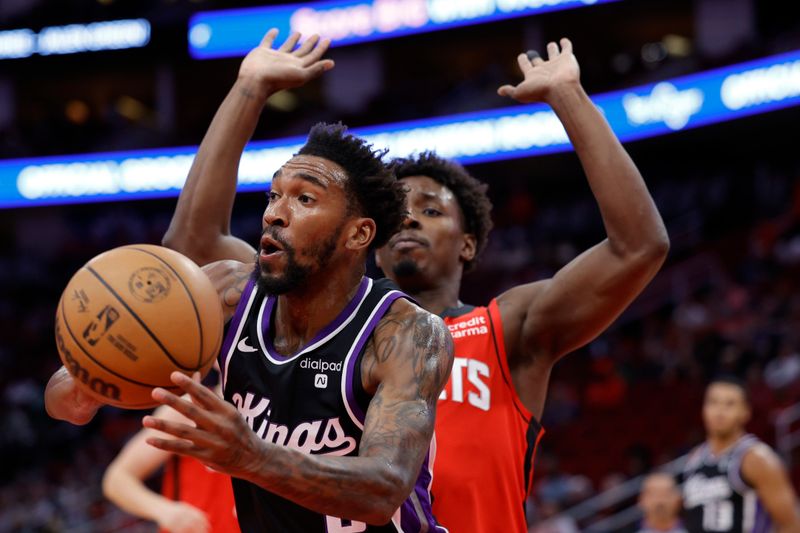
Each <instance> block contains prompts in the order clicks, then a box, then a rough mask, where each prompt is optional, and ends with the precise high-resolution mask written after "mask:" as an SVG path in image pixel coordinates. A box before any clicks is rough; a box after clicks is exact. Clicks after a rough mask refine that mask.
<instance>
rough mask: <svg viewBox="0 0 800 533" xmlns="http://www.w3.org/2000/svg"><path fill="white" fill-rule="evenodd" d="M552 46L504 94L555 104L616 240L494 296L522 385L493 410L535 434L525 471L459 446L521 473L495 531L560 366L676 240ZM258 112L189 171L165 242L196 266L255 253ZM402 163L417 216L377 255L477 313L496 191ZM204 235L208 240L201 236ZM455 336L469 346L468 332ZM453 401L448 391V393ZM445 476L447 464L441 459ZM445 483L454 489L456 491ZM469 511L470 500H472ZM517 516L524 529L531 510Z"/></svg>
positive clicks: (562, 49) (429, 304) (453, 472)
mask: <svg viewBox="0 0 800 533" xmlns="http://www.w3.org/2000/svg"><path fill="white" fill-rule="evenodd" d="M547 53H548V59H547V60H545V59H544V58H541V57H538V55H536V56H535V57H532V58H531V57H527V56H526V55H525V54H522V55H520V56H519V57H518V62H519V65H520V67H521V69H522V72H523V74H524V77H525V79H524V81H523V82H521V83H520V84H519V85H517V86H514V87H512V86H505V87H502V88H501V89H500V93H501V95H502V96H509V97H512V98H514V99H516V100H518V101H521V102H525V103H529V102H544V103H547V104H549V105H550V106H551V107H552V108H553V110H554V111H555V113H556V115H557V116H558V118H559V119H560V120H561V122H562V124H563V125H564V127H565V130H566V132H567V133H568V135H569V137H570V140H571V141H572V144H573V146H574V148H575V151H576V153H577V154H578V156H579V158H580V160H581V163H582V164H583V167H584V169H585V171H586V175H587V178H588V181H589V185H590V186H591V189H592V191H593V193H594V195H595V198H596V199H597V202H598V206H599V208H600V212H601V214H602V217H603V223H604V225H605V229H606V232H607V235H608V238H607V239H605V240H604V241H602V242H601V243H599V244H597V245H596V246H594V247H592V248H590V249H589V250H587V251H585V252H584V253H582V254H580V255H579V256H578V257H576V258H575V259H574V260H573V261H571V262H570V263H569V264H568V265H566V266H565V267H564V268H563V269H561V270H560V271H559V272H558V273H556V275H555V276H554V277H553V278H551V279H544V280H539V281H536V282H534V283H528V284H524V285H520V286H518V287H513V288H511V289H510V290H508V291H507V292H505V293H504V294H502V295H500V296H499V297H498V298H496V300H495V303H493V305H495V306H496V307H498V308H499V320H497V321H496V322H494V324H495V325H494V326H493V327H492V335H494V333H495V332H497V337H501V338H502V339H503V343H502V344H503V345H504V346H505V351H504V353H503V354H500V353H499V350H496V351H498V354H497V357H502V358H506V359H507V361H505V362H504V363H503V364H502V365H498V366H496V368H495V369H493V370H492V372H493V375H492V377H496V376H495V374H494V372H495V371H496V372H497V373H500V372H501V368H499V366H506V365H507V367H508V369H509V371H510V372H509V373H510V376H508V375H506V374H503V380H498V382H499V385H498V386H501V387H507V388H509V387H510V388H512V390H513V395H514V400H515V401H509V402H503V404H502V405H499V404H491V405H490V406H489V410H487V411H486V413H488V414H487V416H491V415H494V414H495V410H503V409H507V410H512V409H516V407H517V404H520V403H521V409H519V411H520V412H521V413H522V414H523V415H525V416H524V417H523V418H525V423H526V424H528V430H527V432H526V431H525V430H523V431H522V432H519V431H517V430H516V428H514V430H509V431H507V432H506V433H503V434H508V435H510V437H509V440H510V439H511V438H513V439H514V440H515V442H516V440H517V439H521V440H523V441H527V446H528V451H527V452H525V462H524V469H525V472H524V473H523V460H522V457H519V458H517V457H516V456H512V455H511V454H507V453H506V452H505V451H504V449H503V448H500V447H498V446H494V445H493V444H492V443H493V442H494V441H492V439H491V438H482V439H470V441H469V442H463V441H459V442H457V443H454V446H457V447H460V448H461V449H462V450H463V449H467V448H469V450H476V451H474V452H473V451H470V452H469V454H466V455H469V456H470V457H471V458H472V459H473V460H475V461H483V464H496V462H498V461H500V462H502V461H505V462H506V463H507V462H513V463H514V466H513V469H515V471H514V480H512V481H508V484H514V494H513V496H512V497H509V498H507V500H508V502H507V503H508V507H507V508H503V509H496V508H495V507H496V506H495V505H492V508H491V509H489V510H488V512H487V513H485V514H486V515H489V517H490V519H489V523H486V524H475V523H472V524H471V526H470V528H471V529H470V533H473V532H475V531H481V532H483V531H493V530H496V524H493V523H491V515H492V513H499V514H508V513H512V512H516V513H522V506H523V502H524V500H525V495H524V494H520V493H521V492H524V491H525V490H526V489H525V487H527V486H530V482H529V479H530V473H531V462H532V454H533V450H534V449H535V445H536V442H537V440H538V438H539V436H540V435H541V433H540V431H539V425H538V423H537V422H536V419H539V418H540V417H541V415H542V411H543V409H544V403H545V396H546V392H547V385H548V381H549V377H550V372H551V370H552V368H553V365H554V364H555V363H556V362H557V361H558V360H559V359H560V358H561V357H562V356H564V355H565V354H567V353H569V352H571V351H573V350H575V349H577V348H579V347H580V346H583V345H585V344H586V343H588V342H589V341H590V340H592V339H593V338H595V337H596V336H597V335H599V334H600V333H601V332H602V331H603V330H605V328H607V327H608V326H609V325H610V324H611V323H612V322H613V321H614V320H615V319H616V317H618V316H619V315H620V313H622V312H623V310H624V309H625V308H626V307H627V306H628V305H629V304H630V302H631V301H633V299H634V298H635V297H636V296H637V295H638V294H639V293H640V292H641V291H642V290H643V289H644V287H645V286H646V285H647V283H648V282H649V281H650V280H651V279H652V278H653V276H654V275H655V273H656V272H657V271H658V269H659V268H660V266H661V265H662V263H663V262H664V259H665V258H666V255H667V251H668V249H669V240H668V237H667V234H666V229H665V228H664V224H663V221H662V220H661V217H660V215H659V213H658V210H657V209H656V206H655V204H654V203H653V200H652V198H651V197H650V194H649V193H648V191H647V187H646V185H645V183H644V181H643V179H642V177H641V175H640V174H639V171H638V170H637V168H636V166H635V165H634V163H633V162H632V161H631V159H630V157H629V156H628V154H627V153H626V152H625V150H624V148H623V147H622V145H621V144H620V143H619V141H618V140H617V139H616V137H615V136H614V133H613V132H612V131H611V129H610V128H609V126H608V124H607V123H606V121H605V119H604V118H603V116H602V114H601V113H600V111H599V110H598V109H597V108H596V107H595V106H594V105H593V103H592V102H591V100H590V99H589V97H588V96H587V95H586V93H585V91H584V90H583V87H582V86H581V84H580V81H579V68H578V63H577V60H576V59H575V56H574V54H573V53H572V44H571V43H570V42H569V41H568V40H567V39H562V41H561V42H560V45H559V44H557V43H549V44H548V46H547ZM259 110H260V107H254V108H252V110H251V111H250V113H251V114H250V115H244V114H243V113H241V112H234V111H233V110H231V109H230V108H225V107H224V105H223V107H222V108H220V110H219V112H218V115H217V119H216V120H219V123H220V124H226V125H227V127H228V128H229V131H231V132H233V133H232V135H231V138H225V139H222V138H219V137H217V138H215V137H214V136H213V135H212V132H211V131H209V134H208V135H207V136H206V138H205V139H204V141H203V145H201V149H200V151H201V153H206V154H213V158H211V156H210V155H208V156H206V157H207V158H208V163H206V164H205V166H204V167H198V166H195V167H194V168H193V169H192V171H191V172H190V175H189V178H188V180H187V185H186V187H185V188H184V191H183V192H182V201H181V203H179V206H178V209H177V210H176V213H175V216H174V218H173V221H172V225H171V227H170V231H169V232H168V234H167V236H166V238H165V241H164V243H165V245H167V246H169V247H173V248H175V249H176V250H178V251H180V252H182V253H184V254H186V255H188V256H189V257H191V258H192V259H194V260H195V261H197V262H198V263H199V264H203V263H205V262H208V261H214V260H218V259H223V258H237V257H247V256H248V254H252V247H251V246H250V245H249V244H247V243H244V242H242V241H241V240H239V239H237V238H236V237H234V236H232V235H231V234H230V223H229V220H230V215H231V210H232V208H233V202H234V197H235V194H236V176H237V165H238V161H239V157H240V156H241V152H242V150H243V149H244V145H245V141H246V139H247V138H249V136H250V135H251V134H252V132H253V124H254V120H255V118H254V116H257V113H258V111H259ZM212 128H213V126H212ZM419 148H420V150H423V149H424V148H425V147H423V146H421V147H419ZM397 171H398V172H402V174H398V177H401V178H402V181H403V183H404V184H405V185H406V186H407V187H408V189H409V191H408V199H409V200H408V203H409V216H408V217H407V218H406V220H405V222H404V224H403V229H402V231H401V232H400V233H399V234H398V235H396V236H395V237H393V238H392V239H391V241H390V242H389V244H388V245H387V246H385V247H383V248H382V249H380V250H379V251H378V259H379V262H380V266H381V268H382V269H383V270H384V272H385V274H386V275H387V276H388V277H389V278H391V279H393V280H395V281H396V282H397V283H398V284H399V286H400V287H401V288H403V290H405V291H408V292H409V294H411V295H413V297H414V298H415V299H416V300H417V301H418V302H420V304H421V305H422V306H423V307H424V308H425V309H427V310H429V311H431V312H433V313H436V314H440V315H441V316H444V317H447V318H453V317H457V316H460V315H462V314H464V313H465V312H468V311H469V310H470V309H472V308H471V307H470V306H465V305H464V304H463V303H462V302H460V301H459V292H460V289H461V280H462V275H463V273H464V272H466V271H467V270H468V269H469V267H470V266H471V265H473V264H474V263H475V262H476V261H477V258H478V255H479V253H480V251H481V250H482V248H483V247H484V246H485V244H486V237H487V234H488V232H489V228H490V226H491V219H490V213H489V212H490V208H491V204H490V203H489V200H488V198H487V196H486V187H485V185H482V184H481V183H479V182H478V181H477V180H475V179H474V178H472V177H471V176H469V174H468V173H467V172H466V171H465V170H464V169H463V168H462V167H460V166H459V165H458V164H457V163H454V162H450V161H445V160H442V159H441V158H438V157H436V156H435V155H433V154H424V155H422V156H420V157H417V158H413V159H409V160H406V161H402V162H400V163H399V164H398V166H397ZM199 234H202V235H203V238H202V239H198V238H196V235H199ZM199 243H203V245H200V244H199ZM206 244H207V245H206ZM465 310H466V311H465ZM464 338H466V337H464ZM455 342H456V351H457V352H458V350H459V347H458V343H459V340H458V339H456V341H455ZM497 344H499V343H497ZM484 355H485V356H494V354H484ZM469 357H470V354H467V353H463V354H459V353H456V358H457V359H461V360H462V362H463V360H464V359H466V358H469ZM454 368H455V367H454ZM459 368H460V370H459V372H461V371H463V372H465V373H466V372H467V371H468V370H467V368H468V366H467V365H460V366H459ZM454 372H455V371H454ZM469 379H473V380H479V379H480V376H478V375H477V373H476V372H473V376H472V378H469V376H467V377H465V378H463V379H462V380H461V381H462V382H463V383H464V384H465V385H464V388H465V389H466V387H468V386H469V387H471V386H472V383H471V382H470V381H469ZM481 385H484V384H483V383H481ZM467 392H469V394H470V395H472V394H475V395H476V396H477V395H478V394H479V392H480V391H479V390H477V389H476V390H473V389H469V391H467V390H463V391H462V394H461V396H463V397H466V396H467ZM500 392H504V391H499V390H498V391H496V393H495V392H492V391H489V392H488V394H487V396H489V395H492V396H493V395H495V394H496V396H500V394H499V393H500ZM450 396H453V395H452V394H451V395H450ZM493 397H494V396H493ZM517 399H518V400H519V401H518V402H517V401H516V400H517ZM442 401H444V402H449V401H451V400H450V397H448V398H447V399H444V400H442ZM440 405H442V404H441V402H440ZM463 405H464V409H465V410H466V409H470V405H468V404H467V403H464V404H463ZM525 411H528V413H525ZM515 413H516V411H515ZM513 414H514V413H512V415H513ZM531 415H532V416H531ZM509 418H510V416H509ZM475 431H480V427H477V428H475ZM440 434H441V439H440V441H441V443H442V446H443V447H442V448H441V449H440V452H442V453H441V454H440V457H441V458H442V461H441V462H440V465H442V466H447V465H448V461H450V460H449V459H448V453H447V452H446V450H445V448H444V443H445V431H439V432H438V433H437V435H440ZM499 435H500V433H499V432H498V433H497V435H491V436H492V437H495V438H498V436H499ZM462 455H465V454H462ZM519 455H520V456H522V453H520V454H519ZM450 456H452V455H450ZM451 464H452V467H449V468H450V471H449V472H443V473H442V474H438V475H437V479H447V480H448V481H447V483H448V484H449V486H451V487H457V488H458V489H459V490H463V489H464V487H470V489H469V490H470V491H471V492H472V493H474V494H477V495H478V496H476V500H477V503H476V504H475V505H479V504H480V501H482V500H481V499H480V496H479V494H480V493H481V491H486V490H491V491H492V492H494V493H499V492H500V491H498V490H495V489H494V487H495V486H496V485H503V483H497V482H496V481H497V480H496V479H483V478H481V479H476V477H475V476H474V475H472V470H471V469H470V468H468V467H466V465H467V464H468V461H466V460H464V459H463V458H461V457H458V458H457V459H456V460H453V461H452V463H451ZM516 470H519V471H518V472H517V471H516ZM437 471H438V472H442V470H441V468H438V469H437ZM492 475H494V476H495V478H496V477H497V476H498V475H499V474H497V473H496V470H495V472H494V473H493V474H492ZM503 475H504V474H503ZM436 483H437V482H436V481H434V489H436ZM523 485H524V486H523ZM487 487H489V488H487ZM442 490H443V491H447V487H443V488H442ZM439 501H443V500H442V499H440V500H439ZM466 506H467V507H472V506H473V503H472V502H470V503H469V504H467V505H466ZM453 507H454V508H455V513H460V514H461V515H465V513H467V512H468V511H466V510H463V509H460V508H459V506H458V505H457V504H456V505H454V506H453ZM465 516H466V515H465ZM448 522H449V520H448V519H446V518H442V523H443V524H444V525H445V526H447V527H452V526H449V525H448ZM450 522H452V521H450ZM519 522H521V523H523V524H524V517H522V518H521V519H520V520H519V521H518V523H519ZM522 528H524V525H523V526H522ZM454 533H460V531H455V532H454Z"/></svg>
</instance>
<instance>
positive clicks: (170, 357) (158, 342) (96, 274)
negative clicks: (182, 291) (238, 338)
mask: <svg viewBox="0 0 800 533" xmlns="http://www.w3.org/2000/svg"><path fill="white" fill-rule="evenodd" d="M83 268H85V269H86V270H87V271H88V272H90V273H91V274H92V275H93V276H94V277H96V278H97V280H98V281H99V282H100V283H102V284H103V286H104V287H105V288H106V289H107V290H108V292H109V293H111V295H112V296H114V298H116V299H117V301H118V302H119V303H120V304H122V305H123V306H124V307H125V310H126V311H128V313H130V315H131V317H133V319H134V320H136V322H138V323H139V325H140V326H142V329H144V331H145V332H147V334H148V335H150V338H151V339H152V340H153V342H155V343H156V344H157V345H158V347H159V348H161V350H162V351H163V352H164V355H166V356H167V358H168V359H169V360H170V361H172V364H174V365H175V366H177V367H178V368H180V369H181V370H186V371H189V372H194V371H196V370H197V369H196V368H192V367H188V366H184V365H182V364H181V363H179V362H178V361H177V360H176V359H175V358H174V357H173V356H172V354H171V353H169V350H167V348H166V347H165V346H164V345H163V344H161V341H160V340H159V339H158V337H156V336H155V334H154V333H153V332H152V331H150V328H148V327H147V324H145V323H144V321H143V320H142V319H141V318H140V317H139V315H137V314H136V312H134V310H133V309H131V307H130V306H129V305H128V303H127V302H126V301H125V300H123V299H122V297H121V296H120V295H119V294H117V291H115V290H114V288H113V287H111V285H109V284H108V282H106V280H104V279H103V277H102V276H100V274H98V273H97V271H95V269H94V268H92V267H90V266H89V265H88V264H87V265H85V266H84V267H83Z"/></svg>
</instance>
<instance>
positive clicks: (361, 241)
mask: <svg viewBox="0 0 800 533" xmlns="http://www.w3.org/2000/svg"><path fill="white" fill-rule="evenodd" d="M377 229H378V228H377V226H376V225H375V221H374V220H372V219H371V218H356V219H354V220H353V221H352V223H350V224H349V225H348V229H347V241H346V242H345V248H347V249H348V250H353V251H357V250H363V249H365V248H369V245H370V243H372V240H373V239H374V238H375V233H376V231H377Z"/></svg>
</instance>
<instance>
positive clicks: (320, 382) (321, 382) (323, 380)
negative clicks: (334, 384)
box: [314, 374, 328, 389]
mask: <svg viewBox="0 0 800 533" xmlns="http://www.w3.org/2000/svg"><path fill="white" fill-rule="evenodd" d="M314 386H315V387H316V388H318V389H327V388H328V376H326V375H325V374H317V375H316V376H314Z"/></svg>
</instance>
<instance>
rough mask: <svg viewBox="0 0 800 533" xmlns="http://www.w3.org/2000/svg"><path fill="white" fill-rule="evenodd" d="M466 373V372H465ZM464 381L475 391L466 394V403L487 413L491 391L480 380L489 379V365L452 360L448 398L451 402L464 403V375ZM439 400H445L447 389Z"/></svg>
mask: <svg viewBox="0 0 800 533" xmlns="http://www.w3.org/2000/svg"><path fill="white" fill-rule="evenodd" d="M465 371H466V372H465ZM465 373H466V375H467V376H466V378H467V379H466V381H468V382H469V384H471V385H472V386H473V387H474V388H475V391H477V392H475V391H469V392H468V393H467V395H466V396H467V402H469V404H470V405H472V406H474V407H477V408H478V409H481V410H483V411H488V410H489V407H490V406H491V398H492V397H491V391H490V390H489V386H488V385H487V384H486V382H485V381H484V380H483V379H482V378H487V379H488V378H489V365H487V364H486V363H484V362H483V361H476V360H474V359H467V358H464V357H455V358H454V359H453V370H452V372H451V373H450V398H449V400H451V401H453V402H459V403H463V402H464V381H465V380H464V374H465ZM439 399H440V400H447V399H448V397H447V388H445V390H443V391H442V393H441V394H440V395H439Z"/></svg>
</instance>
